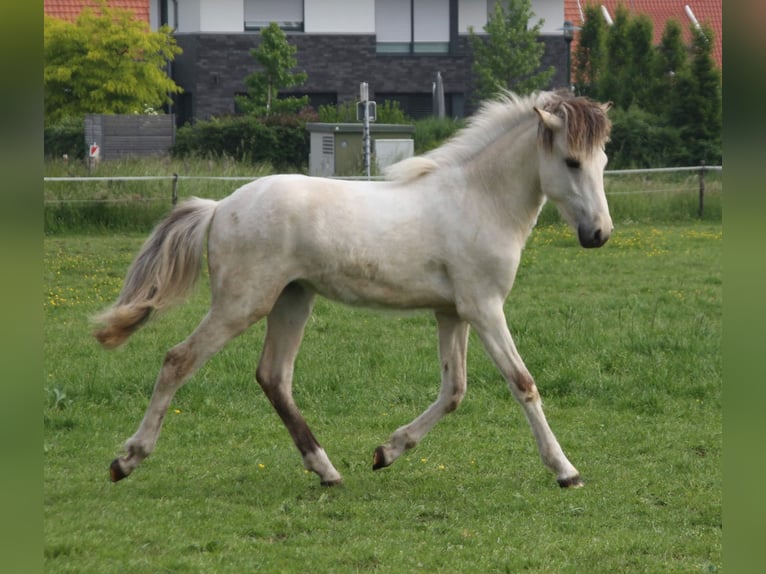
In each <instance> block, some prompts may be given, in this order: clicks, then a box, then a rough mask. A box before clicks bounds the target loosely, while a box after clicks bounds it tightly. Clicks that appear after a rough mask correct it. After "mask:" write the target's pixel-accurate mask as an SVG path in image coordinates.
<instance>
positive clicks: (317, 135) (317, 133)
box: [306, 122, 415, 177]
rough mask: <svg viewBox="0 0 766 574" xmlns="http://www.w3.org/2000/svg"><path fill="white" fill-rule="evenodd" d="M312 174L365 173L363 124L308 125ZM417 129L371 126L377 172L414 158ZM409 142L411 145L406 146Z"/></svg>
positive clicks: (387, 125)
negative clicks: (415, 132)
mask: <svg viewBox="0 0 766 574" xmlns="http://www.w3.org/2000/svg"><path fill="white" fill-rule="evenodd" d="M306 129H308V131H309V135H310V152H309V175H317V176H322V177H332V176H354V175H362V174H363V173H364V150H363V148H364V146H363V141H362V129H363V126H362V124H358V123H337V124H334V123H320V122H309V123H307V124H306ZM414 131H415V126H412V125H407V124H370V153H371V154H372V158H373V160H374V162H375V163H374V165H375V166H376V168H377V169H378V170H381V169H383V168H384V167H387V166H388V165H391V164H392V163H396V162H397V161H399V160H402V159H405V158H407V157H411V156H412V155H413V153H414V149H415V147H414V140H413V139H412V134H413V132H414ZM407 142H409V143H407Z"/></svg>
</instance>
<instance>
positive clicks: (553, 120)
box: [534, 106, 564, 131]
mask: <svg viewBox="0 0 766 574" xmlns="http://www.w3.org/2000/svg"><path fill="white" fill-rule="evenodd" d="M534 110H535V113H536V114H537V115H538V116H540V120H541V121H542V122H543V124H545V127H547V128H548V129H550V130H552V131H558V130H560V129H561V128H563V127H564V120H562V119H561V118H560V117H558V116H556V115H554V114H552V113H550V112H546V111H545V110H541V109H540V108H538V107H537V106H534Z"/></svg>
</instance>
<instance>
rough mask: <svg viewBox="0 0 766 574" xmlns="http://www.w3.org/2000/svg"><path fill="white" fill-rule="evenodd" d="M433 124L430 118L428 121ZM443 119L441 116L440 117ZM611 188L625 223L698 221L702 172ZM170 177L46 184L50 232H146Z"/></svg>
mask: <svg viewBox="0 0 766 574" xmlns="http://www.w3.org/2000/svg"><path fill="white" fill-rule="evenodd" d="M424 123H427V122H424ZM437 123H438V121H437ZM272 172H273V169H272V168H271V166H269V165H258V166H252V165H248V164H243V163H241V162H237V161H234V160H231V159H229V158H223V159H212V158H198V159H196V160H192V159H188V158H187V159H183V160H179V159H171V158H164V159H157V160H125V161H110V162H103V163H101V164H100V165H99V166H97V167H96V168H94V169H93V170H90V171H89V170H88V168H87V167H86V165H85V164H83V163H82V162H73V163H67V162H63V161H61V160H52V161H48V162H46V164H45V175H46V176H47V177H72V176H80V177H84V176H87V175H92V176H101V177H121V176H166V177H168V178H171V177H172V176H173V174H178V175H179V176H192V177H194V176H198V177H216V176H224V177H247V178H253V179H255V178H258V177H261V176H264V175H268V174H270V173H272ZM244 183H246V180H242V181H220V180H218V181H217V180H205V179H198V180H196V179H188V180H187V179H181V180H179V181H178V182H177V187H176V192H177V194H178V196H179V197H181V198H183V197H189V196H192V195H194V196H199V197H208V198H212V199H220V198H223V197H225V196H227V195H229V194H230V193H232V192H233V191H234V190H235V189H236V188H238V187H239V186H241V185H243V184H244ZM605 187H606V192H607V196H608V199H609V204H610V209H611V212H612V219H613V220H614V221H615V224H617V225H621V224H626V223H633V222H642V223H672V222H687V221H696V220H699V219H700V217H699V214H698V206H699V199H698V197H699V194H698V188H699V176H698V175H697V174H696V173H689V172H679V173H660V174H642V175H617V174H616V175H607V176H606V177H605ZM172 196H173V181H172V179H163V180H159V181H146V180H142V181H84V182H83V181H77V182H55V181H54V182H46V184H45V187H44V200H45V232H46V233H48V234H56V233H66V232H73V231H90V232H99V231H105V230H124V231H129V230H140V231H148V230H149V229H150V228H151V227H152V226H153V225H154V224H155V223H156V222H157V221H158V220H159V219H160V218H161V217H163V216H164V215H166V214H167V213H168V211H169V210H170V209H171V207H172V204H171V199H172ZM722 196H723V178H722V174H721V173H720V172H712V171H708V172H706V174H705V197H704V201H705V204H704V213H703V217H702V218H701V219H702V220H703V221H709V222H720V221H721V220H722ZM538 221H539V223H541V224H556V223H559V222H560V221H561V219H560V217H559V216H558V213H557V212H556V209H555V208H554V207H553V206H552V205H547V206H546V207H545V209H544V210H543V212H542V213H541V214H540V217H539V220H538Z"/></svg>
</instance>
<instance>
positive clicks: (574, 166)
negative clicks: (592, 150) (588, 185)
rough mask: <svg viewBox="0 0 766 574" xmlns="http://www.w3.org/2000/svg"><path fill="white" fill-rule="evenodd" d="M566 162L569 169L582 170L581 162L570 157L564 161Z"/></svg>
mask: <svg viewBox="0 0 766 574" xmlns="http://www.w3.org/2000/svg"><path fill="white" fill-rule="evenodd" d="M564 162H565V163H566V164H567V167H571V168H572V169H579V168H580V160H579V159H576V158H573V157H568V158H566V159H565V160H564Z"/></svg>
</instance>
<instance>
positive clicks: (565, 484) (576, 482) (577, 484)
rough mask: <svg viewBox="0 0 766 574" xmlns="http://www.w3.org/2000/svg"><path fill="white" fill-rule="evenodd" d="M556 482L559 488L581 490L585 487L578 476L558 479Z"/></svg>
mask: <svg viewBox="0 0 766 574" xmlns="http://www.w3.org/2000/svg"><path fill="white" fill-rule="evenodd" d="M556 481H557V482H558V483H559V486H560V487H561V488H581V487H583V486H585V483H584V482H583V480H582V478H580V475H579V474H576V475H574V476H571V477H569V478H558V479H556Z"/></svg>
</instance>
